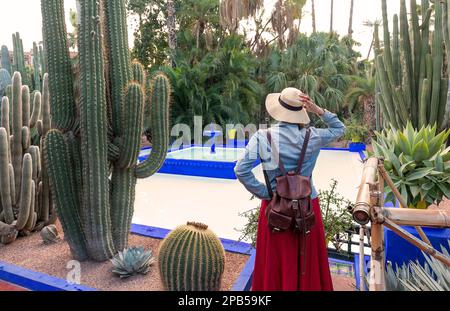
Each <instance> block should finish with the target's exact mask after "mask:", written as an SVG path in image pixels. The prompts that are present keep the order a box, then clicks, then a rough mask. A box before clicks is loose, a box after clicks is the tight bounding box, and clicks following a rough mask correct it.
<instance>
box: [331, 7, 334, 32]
mask: <svg viewBox="0 0 450 311" xmlns="http://www.w3.org/2000/svg"><path fill="white" fill-rule="evenodd" d="M333 18H334V0H331V12H330V33H332V32H333Z"/></svg>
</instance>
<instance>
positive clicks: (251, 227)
mask: <svg viewBox="0 0 450 311" xmlns="http://www.w3.org/2000/svg"><path fill="white" fill-rule="evenodd" d="M260 209H261V205H258V207H257V208H254V209H251V210H248V211H245V212H243V213H240V214H239V216H241V217H245V218H246V219H247V224H246V225H245V226H244V228H242V229H235V230H236V231H238V232H240V233H241V236H240V237H239V239H238V241H250V243H251V245H252V246H253V247H256V234H257V231H258V221H259V211H260Z"/></svg>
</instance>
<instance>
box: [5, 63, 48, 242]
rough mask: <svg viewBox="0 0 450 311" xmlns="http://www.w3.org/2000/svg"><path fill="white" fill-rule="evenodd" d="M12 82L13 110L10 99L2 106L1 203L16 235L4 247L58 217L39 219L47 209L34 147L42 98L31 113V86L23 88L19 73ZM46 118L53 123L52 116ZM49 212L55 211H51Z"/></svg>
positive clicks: (38, 155)
mask: <svg viewBox="0 0 450 311" xmlns="http://www.w3.org/2000/svg"><path fill="white" fill-rule="evenodd" d="M12 80H13V89H12V101H11V103H12V105H11V107H10V101H9V98H8V97H6V96H5V97H3V99H2V105H1V118H0V122H1V123H0V201H1V206H2V209H3V219H2V220H1V221H2V222H3V223H0V225H1V226H3V227H4V226H10V227H12V228H13V229H14V232H15V234H8V235H2V236H1V237H0V241H1V243H4V244H7V243H11V242H13V241H14V240H15V238H16V237H17V233H20V234H21V235H28V234H29V233H30V232H31V231H33V230H39V229H40V228H42V227H43V226H44V225H46V224H49V223H50V222H51V221H54V220H55V217H54V216H53V217H50V216H49V215H47V216H46V217H40V216H39V215H41V214H42V209H43V208H44V207H45V205H44V204H43V202H42V200H40V197H41V196H42V192H43V189H45V187H42V181H43V178H44V177H43V176H44V174H43V170H42V166H41V157H42V154H41V152H40V148H39V146H36V145H32V144H31V136H32V134H31V133H32V131H33V130H34V127H35V126H36V124H38V122H39V121H40V120H38V119H39V115H40V114H41V112H40V111H41V94H40V93H39V92H36V93H35V94H34V105H33V110H32V111H31V109H30V91H29V88H28V87H27V86H25V85H22V79H21V75H20V73H19V72H15V73H14V75H13V79H12ZM44 97H48V96H47V95H44ZM10 115H11V116H12V117H11V118H10ZM43 116H45V118H47V119H50V116H49V113H48V112H47V113H44V114H43ZM36 135H37V134H36ZM40 139H41V137H38V139H37V140H38V142H39V141H40ZM47 191H48V187H47ZM47 204H50V203H47ZM47 210H48V211H51V209H50V208H47ZM49 220H51V221H49Z"/></svg>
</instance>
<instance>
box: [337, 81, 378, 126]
mask: <svg viewBox="0 0 450 311" xmlns="http://www.w3.org/2000/svg"><path fill="white" fill-rule="evenodd" d="M351 80H352V85H351V87H350V88H349V91H348V92H347V94H346V95H345V102H346V105H347V108H348V110H349V111H350V112H356V111H358V110H359V111H361V110H362V113H363V123H364V124H365V126H366V127H367V128H368V129H370V130H374V129H375V125H376V118H375V117H376V113H375V77H373V76H369V75H368V76H367V77H358V76H354V77H352V78H351Z"/></svg>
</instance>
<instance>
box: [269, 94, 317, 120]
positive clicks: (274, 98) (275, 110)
mask: <svg viewBox="0 0 450 311" xmlns="http://www.w3.org/2000/svg"><path fill="white" fill-rule="evenodd" d="M280 96H281V93H273V94H269V95H267V98H266V109H267V112H268V113H269V115H270V116H271V117H272V118H274V119H275V120H277V121H281V122H287V123H294V124H309V123H310V122H311V120H310V118H309V116H308V113H307V112H306V110H305V109H302V110H300V111H291V110H289V109H286V108H284V107H283V106H281V104H280V102H279V99H280Z"/></svg>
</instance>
